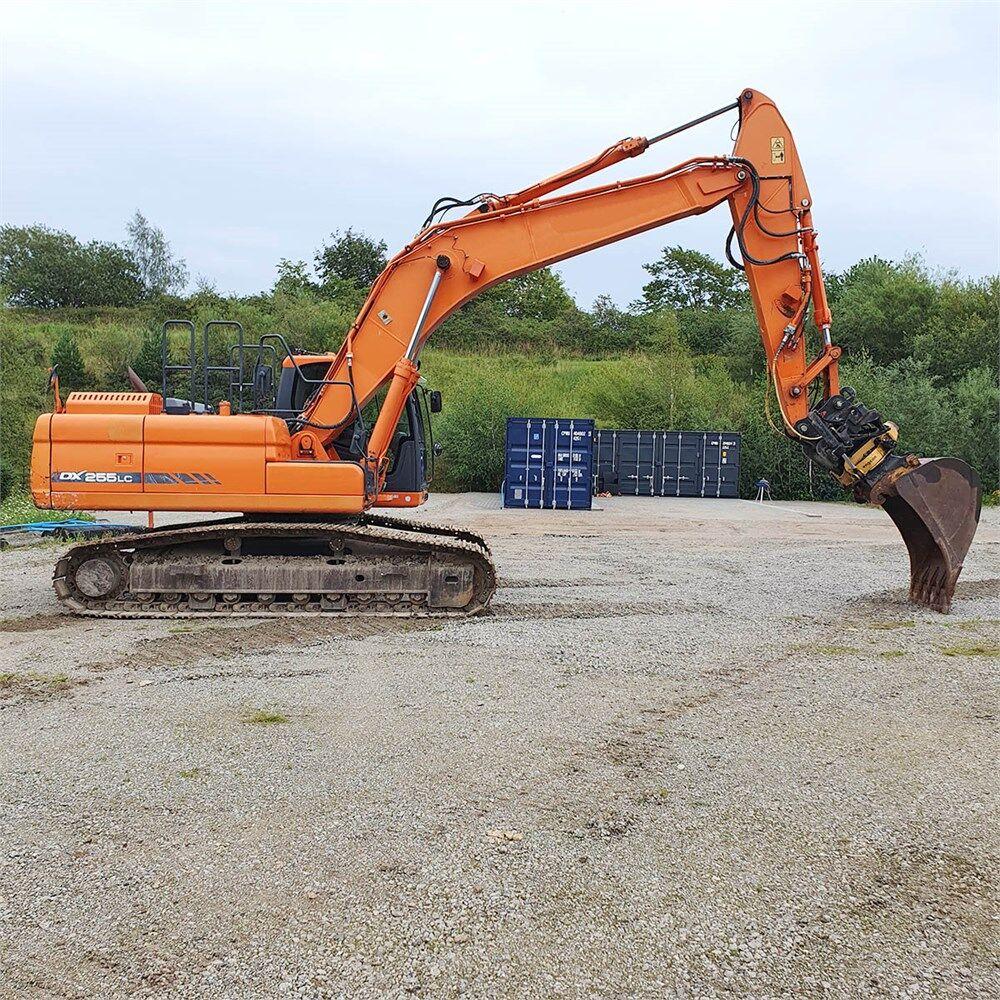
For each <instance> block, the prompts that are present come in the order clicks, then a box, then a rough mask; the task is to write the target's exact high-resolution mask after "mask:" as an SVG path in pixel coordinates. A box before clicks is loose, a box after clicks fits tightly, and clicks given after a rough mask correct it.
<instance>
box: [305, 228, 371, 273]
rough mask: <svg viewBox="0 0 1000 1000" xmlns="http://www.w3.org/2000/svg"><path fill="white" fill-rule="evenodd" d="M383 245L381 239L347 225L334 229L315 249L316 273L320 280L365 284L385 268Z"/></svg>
mask: <svg viewBox="0 0 1000 1000" xmlns="http://www.w3.org/2000/svg"><path fill="white" fill-rule="evenodd" d="M387 249H388V247H387V245H386V242H385V240H375V239H372V237H370V236H366V235H365V234H364V233H356V232H355V231H354V230H353V229H351V228H348V229H345V230H344V231H343V232H341V231H340V230H339V229H338V230H336V231H335V232H334V233H332V234H331V236H330V242H329V243H327V244H325V245H324V246H321V247H320V248H319V250H317V251H316V256H315V261H316V273H317V275H318V276H319V279H320V282H321V284H326V283H327V282H330V281H332V280H334V279H339V280H341V281H350V282H353V283H354V284H355V285H358V286H360V287H362V288H368V287H369V286H370V285H371V283H372V282H373V281H374V280H375V279H376V278H377V277H378V276H379V275H380V274H381V273H382V271H384V270H385V265H386V264H387V263H388V260H387V258H386V250H387Z"/></svg>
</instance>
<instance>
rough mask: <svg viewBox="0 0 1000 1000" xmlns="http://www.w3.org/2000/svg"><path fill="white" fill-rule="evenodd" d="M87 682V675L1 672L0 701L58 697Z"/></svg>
mask: <svg viewBox="0 0 1000 1000" xmlns="http://www.w3.org/2000/svg"><path fill="white" fill-rule="evenodd" d="M87 683H88V678H86V677H69V676H68V675H66V674H40V673H23V674H22V673H6V674H0V703H2V702H5V701H44V700H46V699H48V698H58V697H61V696H62V695H65V694H68V693H69V692H70V691H71V690H72V689H73V688H75V687H80V686H81V685H83V684H87Z"/></svg>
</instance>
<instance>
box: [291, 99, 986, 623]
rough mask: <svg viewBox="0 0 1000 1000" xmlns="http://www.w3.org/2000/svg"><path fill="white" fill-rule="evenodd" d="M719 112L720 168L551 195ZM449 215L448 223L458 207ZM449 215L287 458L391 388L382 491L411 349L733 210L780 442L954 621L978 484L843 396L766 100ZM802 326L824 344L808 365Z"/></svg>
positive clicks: (383, 281)
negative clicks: (825, 477)
mask: <svg viewBox="0 0 1000 1000" xmlns="http://www.w3.org/2000/svg"><path fill="white" fill-rule="evenodd" d="M728 111H737V112H738V115H739V130H738V134H737V138H736V142H735V146H734V148H733V151H732V154H731V155H729V156H721V157H703V158H695V159H691V160H687V161H685V162H684V163H681V164H678V165H677V166H675V167H672V168H670V169H669V170H665V171H661V172H659V173H655V174H648V175H645V176H642V177H637V178H634V179H632V180H627V181H619V182H616V183H613V184H607V185H604V186H602V187H594V188H590V189H586V190H579V191H574V192H571V193H568V194H560V195H554V194H553V193H554V192H557V191H559V190H560V189H562V188H564V187H566V186H568V185H570V184H573V183H576V182H578V181H581V180H583V179H585V178H586V177H588V176H590V175H592V174H594V173H596V172H598V171H600V170H603V169H606V168H607V167H609V166H611V165H613V164H615V163H619V162H621V161H622V160H625V159H627V158H631V157H636V156H639V155H641V154H642V153H644V152H645V151H646V150H647V149H648V148H649V147H650V146H651V145H653V144H655V143H657V142H660V141H662V140H663V139H666V138H669V137H670V136H672V135H675V134H676V133H677V132H679V131H681V130H683V129H685V128H688V127H691V126H693V125H697V124H700V123H701V122H703V121H705V120H707V119H709V118H713V117H715V116H717V115H719V114H722V113H725V112H728ZM442 202H443V203H444V207H445V208H447V207H448V204H449V203H456V204H457V202H456V200H454V199H451V200H444V199H443V200H442ZM442 202H439V203H438V205H436V206H435V211H432V213H431V217H430V219H429V221H428V223H427V225H426V226H425V228H424V229H423V230H422V231H421V232H420V233H419V234H418V235H417V236H416V238H415V239H414V241H413V242H412V243H411V244H409V245H408V246H406V247H404V248H403V250H402V251H401V252H400V253H399V254H398V255H397V256H396V257H394V258H393V259H392V260H391V261H390V262H389V264H388V266H387V267H386V269H385V270H384V271H383V273H382V274H381V275H380V276H379V278H378V279H377V280H376V282H375V284H374V286H373V287H372V290H371V293H370V294H369V296H368V299H367V301H366V302H365V303H364V306H363V307H362V309H361V311H360V313H359V314H358V317H357V319H356V320H355V322H354V324H353V325H352V327H351V330H350V332H349V333H348V336H347V339H346V341H345V343H344V345H343V347H342V348H341V350H340V352H339V353H338V355H337V357H336V359H335V361H334V362H333V364H332V365H331V367H330V370H329V373H328V375H327V378H328V380H329V381H330V382H331V383H334V384H331V385H327V386H325V387H324V388H323V390H321V391H320V392H318V393H317V394H316V396H315V397H314V398H313V399H312V400H311V402H310V404H309V405H308V407H307V408H306V410H305V412H304V413H303V415H302V423H301V426H300V429H299V430H298V432H297V433H295V434H294V435H293V437H292V453H293V456H295V457H299V458H304V459H308V458H315V457H318V453H322V454H323V455H324V456H325V455H326V454H327V449H328V448H330V446H331V443H332V441H333V439H334V438H335V437H336V436H337V433H338V432H339V430H340V429H341V428H342V427H343V426H344V424H345V423H346V422H347V421H349V420H350V419H351V418H352V412H353V410H354V408H355V406H356V404H355V400H356V401H359V402H360V403H361V404H363V403H364V402H365V401H367V400H368V399H370V398H371V396H372V395H373V394H374V392H375V391H376V390H378V389H379V388H380V387H382V386H385V385H388V391H387V393H386V397H385V400H384V403H383V405H382V408H381V410H380V412H379V416H378V419H377V421H376V423H375V425H374V427H373V429H372V431H371V434H370V435H369V437H368V441H367V461H368V463H369V465H370V467H371V468H373V469H376V470H378V471H377V473H376V475H377V476H378V477H381V476H384V472H385V466H386V456H387V453H388V450H389V446H390V444H391V441H392V436H393V432H394V430H395V428H396V426H397V424H398V422H399V419H400V417H401V415H402V413H403V408H404V406H405V404H406V400H407V397H408V396H409V394H410V392H411V391H412V390H413V387H414V386H415V385H416V383H417V381H418V379H419V369H418V357H419V353H420V349H421V347H422V345H423V344H424V342H425V341H426V340H427V338H428V337H429V336H430V335H431V334H432V333H433V331H434V330H435V329H436V328H437V327H438V326H439V325H440V324H441V323H442V322H443V321H444V320H445V319H447V317H448V316H450V315H451V314H452V313H453V312H454V311H455V310H456V309H458V308H459V307H460V306H461V305H462V304H463V303H465V302H468V301H469V300H470V299H472V298H473V297H475V296H476V295H478V294H479V293H480V292H482V291H484V290H485V289H487V288H490V287H491V286H493V285H495V284H497V283H498V282H501V281H503V280H505V279H507V278H511V277H514V276H516V275H519V274H524V273H526V272H528V271H532V270H535V269H537V268H540V267H545V266H547V265H549V264H554V263H556V262H558V261H560V260H565V259H566V258H568V257H573V256H575V255H577V254H581V253H585V252H586V251H588V250H592V249H595V248H597V247H600V246H604V245H606V244H608V243H613V242H615V241H617V240H621V239H625V238H626V237H629V236H633V235H635V234H637V233H641V232H644V231H646V230H648V229H652V228H655V227H657V226H662V225H666V224H667V223H670V222H673V221H675V220H678V219H683V218H687V217H688V216H691V215H698V214H701V213H703V212H707V211H709V210H710V209H712V208H714V207H716V206H718V205H721V204H723V203H727V204H728V206H729V210H730V214H731V217H732V229H731V232H730V237H729V240H728V241H727V255H728V256H729V258H730V260H731V261H732V262H733V263H734V265H735V266H738V267H742V268H743V269H744V270H745V271H746V276H747V282H748V285H749V289H750V296H751V299H752V301H753V306H754V312H755V315H756V319H757V324H758V327H759V330H760V335H761V339H762V342H763V345H764V350H765V353H766V356H767V363H768V373H769V377H770V379H771V381H772V382H773V391H774V396H775V400H776V403H777V409H778V412H779V413H780V416H781V421H782V429H783V431H784V433H786V434H787V435H788V436H789V437H791V438H793V439H794V440H796V441H798V442H799V443H800V444H801V445H802V447H803V449H804V450H805V452H806V454H807V456H808V457H809V458H810V459H812V460H814V461H816V462H817V463H818V464H819V465H820V466H821V467H823V468H825V469H827V470H828V471H829V472H830V473H831V474H832V475H833V476H834V477H835V478H836V479H837V480H838V481H839V482H840V483H841V485H843V486H844V487H845V488H848V489H852V490H853V491H854V493H855V496H856V498H857V499H858V500H859V501H862V502H872V503H876V504H881V505H882V506H883V507H884V508H885V509H886V511H887V513H889V515H890V517H891V518H892V519H893V521H894V522H895V523H896V525H897V526H898V527H899V529H900V531H901V533H902V535H903V539H904V541H905V543H906V545H907V548H908V550H909V554H910V560H911V597H912V599H914V600H915V601H917V602H919V603H923V604H927V605H929V606H931V607H935V608H938V609H941V610H945V609H947V607H948V606H949V605H950V602H951V597H952V594H953V592H954V588H955V583H956V581H957V578H958V574H959V572H960V570H961V567H962V561H963V559H964V557H965V553H966V551H967V550H968V548H969V545H970V544H971V542H972V538H973V535H974V534H975V529H976V525H977V523H978V518H979V509H980V497H981V491H980V486H979V481H978V477H977V476H976V474H975V472H974V471H973V470H971V469H969V468H968V466H966V465H965V464H964V463H961V462H958V461H957V460H955V459H947V460H930V461H921V460H919V459H917V458H916V457H914V456H912V455H910V456H906V457H901V456H898V455H896V454H894V449H895V445H896V439H897V436H898V434H897V429H896V427H895V425H893V424H892V423H890V422H887V421H885V420H883V418H882V415H881V414H880V413H878V412H877V411H875V410H872V409H870V408H868V407H866V406H865V405H864V404H863V403H862V402H861V401H860V400H858V399H857V396H856V393H855V392H854V391H853V390H852V389H850V388H844V389H843V390H842V389H841V386H840V379H839V373H838V360H839V358H840V356H841V353H842V352H841V349H840V348H839V347H837V346H836V345H835V344H834V343H833V340H832V336H831V327H832V316H831V312H830V307H829V304H828V302H827V297H826V290H825V287H824V284H823V273H822V268H821V265H820V259H819V248H818V240H817V233H816V229H815V227H814V225H813V218H812V206H813V202H812V196H811V194H810V191H809V187H808V184H807V183H806V178H805V174H804V171H803V169H802V163H801V161H800V159H799V155H798V151H797V149H796V146H795V142H794V139H793V138H792V134H791V131H790V129H789V128H788V125H787V124H786V122H785V120H784V119H783V118H782V116H781V114H780V113H779V111H778V109H777V107H776V106H775V104H774V102H773V101H771V100H770V99H769V98H767V97H766V96H765V95H763V94H761V93H760V92H758V91H754V90H745V91H743V92H742V93H741V94H740V96H739V98H738V100H737V101H736V102H734V104H732V105H728V106H727V107H725V108H721V109H719V110H718V111H714V112H710V113H709V114H708V115H704V116H702V117H701V118H698V119H696V120H695V121H693V122H690V123H688V124H687V125H684V126H680V127H679V128H677V129H671V130H670V131H668V132H665V133H663V134H662V135H659V136H656V137H655V138H653V139H645V138H628V139H623V140H622V141H621V142H619V143H616V144H615V145H613V146H611V147H609V148H608V149H606V150H604V151H603V152H601V153H599V154H598V155H597V156H595V157H593V158H592V159H590V160H587V161H585V162H583V163H581V164H579V165H577V166H575V167H572V168H570V169H569V170H566V171H564V172H562V173H560V174H557V175H555V176H554V177H551V178H549V179H547V180H545V181H542V182H540V183H538V184H534V185H532V186H530V187H528V188H525V189H524V190H523V191H519V192H516V193H514V194H509V195H506V196H495V195H485V196H481V198H480V201H479V203H478V205H477V206H476V207H475V209H474V210H473V211H471V212H470V213H469V214H467V215H465V216H464V217H461V218H458V219H455V220H454V221H450V222H443V221H435V215H436V214H437V212H438V211H440V209H441V206H442ZM734 244H735V246H736V247H738V250H739V257H740V259H739V260H737V259H736V258H735V256H734V252H733V245H734ZM810 313H811V320H812V325H813V327H814V332H815V333H818V338H816V339H817V343H816V345H815V348H813V349H812V350H810V347H811V340H812V338H811V337H810V336H809V335H808V332H807V327H808V324H807V319H808V318H809V317H810Z"/></svg>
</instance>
